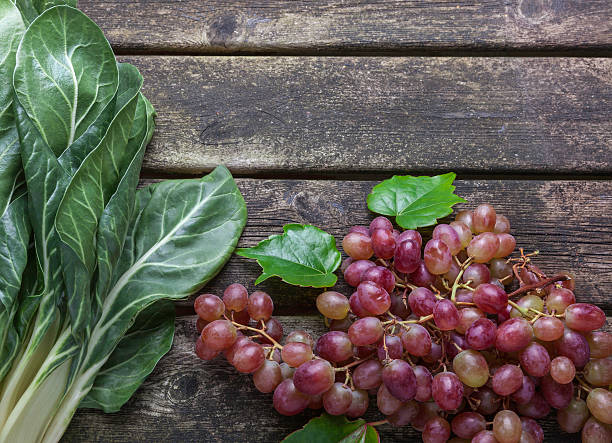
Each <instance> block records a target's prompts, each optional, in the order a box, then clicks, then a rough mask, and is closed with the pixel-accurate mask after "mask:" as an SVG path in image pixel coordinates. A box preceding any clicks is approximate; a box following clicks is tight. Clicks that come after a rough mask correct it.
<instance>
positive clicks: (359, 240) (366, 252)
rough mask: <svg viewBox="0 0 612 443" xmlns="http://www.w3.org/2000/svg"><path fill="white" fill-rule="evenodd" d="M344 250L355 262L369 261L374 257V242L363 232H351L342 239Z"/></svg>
mask: <svg viewBox="0 0 612 443" xmlns="http://www.w3.org/2000/svg"><path fill="white" fill-rule="evenodd" d="M342 249H344V252H346V255H348V256H349V257H351V258H352V259H353V260H367V259H369V258H370V257H372V255H374V249H373V247H372V240H371V238H370V236H369V235H366V234H363V233H361V232H349V233H348V234H346V235H345V236H344V238H343V239H342Z"/></svg>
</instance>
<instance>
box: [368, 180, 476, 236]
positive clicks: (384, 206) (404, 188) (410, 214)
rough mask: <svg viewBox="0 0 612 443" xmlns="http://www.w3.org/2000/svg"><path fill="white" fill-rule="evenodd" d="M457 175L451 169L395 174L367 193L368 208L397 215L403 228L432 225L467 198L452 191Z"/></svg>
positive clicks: (379, 212) (397, 220) (398, 221)
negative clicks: (428, 173) (431, 173)
mask: <svg viewBox="0 0 612 443" xmlns="http://www.w3.org/2000/svg"><path fill="white" fill-rule="evenodd" d="M455 177H456V175H455V174H454V173H452V172H449V173H447V174H444V175H436V176H434V177H426V176H421V177H412V176H410V175H405V176H398V175H395V176H393V177H392V178H390V179H388V180H385V181H383V182H381V183H379V184H377V185H376V186H374V188H373V189H372V192H371V193H370V195H368V199H367V202H368V208H369V209H370V211H372V212H376V213H378V214H383V215H388V216H395V217H396V219H395V220H396V222H397V224H398V225H400V226H401V227H402V228H404V229H416V228H418V227H421V226H430V225H433V224H435V223H436V221H437V219H438V218H441V217H444V216H446V215H448V214H450V213H451V212H452V207H453V205H455V204H456V203H460V202H464V201H465V200H464V199H462V198H461V197H459V196H457V195H455V194H453V191H454V190H455V186H453V181H454V180H455Z"/></svg>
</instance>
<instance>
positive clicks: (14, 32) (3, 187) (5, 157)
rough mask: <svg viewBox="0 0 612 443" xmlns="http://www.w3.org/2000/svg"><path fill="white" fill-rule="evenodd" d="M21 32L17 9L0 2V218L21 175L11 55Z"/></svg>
mask: <svg viewBox="0 0 612 443" xmlns="http://www.w3.org/2000/svg"><path fill="white" fill-rule="evenodd" d="M24 31H25V25H24V23H23V20H22V18H21V14H20V13H19V10H18V9H17V7H16V6H15V5H14V4H13V3H11V2H10V1H9V0H2V1H0V215H2V214H3V213H4V211H5V209H6V207H7V206H8V204H9V203H10V201H11V197H12V195H13V192H14V191H15V189H16V188H17V186H18V181H19V177H20V175H21V155H20V153H19V135H18V134H17V127H16V126H15V117H14V111H13V88H12V87H11V83H12V81H13V71H14V70H15V53H16V52H17V46H18V45H19V42H20V41H21V36H22V35H23V33H24Z"/></svg>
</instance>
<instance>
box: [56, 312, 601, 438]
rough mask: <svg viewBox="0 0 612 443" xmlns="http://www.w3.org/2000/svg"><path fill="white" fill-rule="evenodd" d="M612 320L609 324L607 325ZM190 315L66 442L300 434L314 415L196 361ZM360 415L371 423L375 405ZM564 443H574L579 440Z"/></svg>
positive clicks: (223, 368) (301, 320)
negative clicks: (285, 409) (117, 407)
mask: <svg viewBox="0 0 612 443" xmlns="http://www.w3.org/2000/svg"><path fill="white" fill-rule="evenodd" d="M280 321H281V323H282V324H283V326H284V328H285V331H293V330H296V329H304V330H307V331H308V332H310V333H311V334H313V336H314V337H317V336H319V335H320V334H322V333H323V332H325V327H324V325H323V321H322V319H321V318H320V317H318V316H312V317H281V318H280ZM611 321H612V319H610V318H608V325H610V324H611ZM196 339H197V331H196V329H195V318H194V317H181V318H178V319H177V330H176V335H175V340H174V345H173V348H172V350H171V351H170V353H169V354H168V355H167V356H166V357H164V358H163V359H162V360H161V361H160V363H159V364H158V365H157V367H156V368H155V370H154V371H153V373H152V374H151V376H149V378H148V379H147V380H146V381H145V383H144V384H143V386H142V387H141V388H140V389H139V390H138V391H137V392H136V393H135V395H134V396H133V397H132V399H131V400H130V401H129V402H128V404H127V405H126V406H124V407H123V408H122V409H121V411H120V412H118V413H115V414H103V413H102V412H99V411H95V410H81V411H79V412H78V413H77V414H76V415H75V417H74V418H73V420H72V422H71V424H70V427H69V428H68V431H67V432H66V435H65V436H64V439H63V441H65V442H79V441H86V442H124V441H125V442H127V441H129V442H150V441H155V442H197V441H207V442H208V441H214V442H229V441H249V442H277V441H280V440H281V439H282V438H283V437H284V436H286V435H287V434H289V433H290V432H293V431H295V430H297V429H299V428H300V427H301V426H303V425H304V424H305V423H306V422H307V421H308V420H309V419H310V418H311V417H314V416H316V415H319V413H320V412H319V411H307V412H305V413H304V414H301V415H298V416H295V417H283V416H281V415H279V414H277V413H276V412H275V411H274V409H273V407H272V399H271V395H267V394H261V393H259V392H257V391H256V390H255V388H254V387H253V383H252V380H251V377H250V376H248V375H240V374H238V373H237V372H236V370H235V369H233V368H232V367H231V366H230V365H229V364H228V363H227V362H226V361H224V360H223V359H222V358H218V359H216V360H213V361H211V362H202V361H201V360H199V359H198V358H197V357H196V356H195V354H194V352H193V346H194V343H195V340H196ZM370 404H371V407H370V410H369V412H368V414H367V416H366V419H367V420H369V421H374V420H378V419H380V418H382V417H381V415H380V413H379V412H377V410H376V409H375V401H374V400H371V401H370ZM541 424H542V426H543V428H544V431H545V436H546V440H545V441H551V442H552V441H559V440H558V437H559V433H560V432H561V431H560V430H559V428H558V426H557V424H556V421H555V418H554V413H553V414H551V416H549V418H547V419H546V420H544V421H541ZM378 429H379V432H380V436H381V440H382V441H383V442H385V443H389V442H393V441H418V440H419V434H418V433H417V432H415V431H414V430H413V429H412V427H410V426H406V427H403V428H392V427H391V426H389V425H384V426H381V427H379V428H378ZM563 441H567V442H568V443H569V442H574V441H576V442H579V441H580V438H579V436H578V435H569V434H564V435H563Z"/></svg>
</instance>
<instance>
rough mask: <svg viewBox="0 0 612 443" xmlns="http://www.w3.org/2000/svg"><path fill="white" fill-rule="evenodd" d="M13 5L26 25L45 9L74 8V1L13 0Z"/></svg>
mask: <svg viewBox="0 0 612 443" xmlns="http://www.w3.org/2000/svg"><path fill="white" fill-rule="evenodd" d="M14 3H15V5H17V7H18V8H19V10H20V11H21V14H22V15H23V19H24V21H25V22H26V24H28V25H29V24H30V23H32V21H34V19H35V18H36V17H38V16H39V15H40V14H42V13H43V12H44V11H45V10H46V9H49V8H51V7H53V6H58V5H68V6H72V7H74V8H76V6H77V2H76V0H15V2H14Z"/></svg>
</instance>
